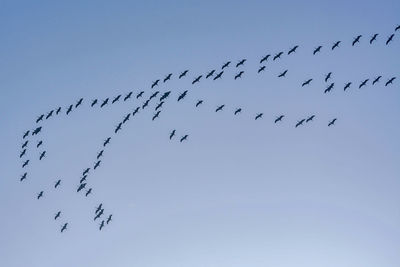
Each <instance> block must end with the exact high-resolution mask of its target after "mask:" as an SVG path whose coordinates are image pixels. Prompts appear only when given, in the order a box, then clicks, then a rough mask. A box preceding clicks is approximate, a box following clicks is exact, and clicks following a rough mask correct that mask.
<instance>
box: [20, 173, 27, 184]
mask: <svg viewBox="0 0 400 267" xmlns="http://www.w3.org/2000/svg"><path fill="white" fill-rule="evenodd" d="M27 174H28V173H26V172H25V173H24V174H23V175H22V176H21V178H20V179H19V181H20V182H22V181H23V180H25V179H26V175H27Z"/></svg>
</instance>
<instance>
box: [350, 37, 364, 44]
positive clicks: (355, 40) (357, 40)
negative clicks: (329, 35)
mask: <svg viewBox="0 0 400 267" xmlns="http://www.w3.org/2000/svg"><path fill="white" fill-rule="evenodd" d="M361 37H362V35H358V36H357V37H356V38H354V40H353V42H352V43H351V46H354V45H355V44H356V43H358V42H360V38H361Z"/></svg>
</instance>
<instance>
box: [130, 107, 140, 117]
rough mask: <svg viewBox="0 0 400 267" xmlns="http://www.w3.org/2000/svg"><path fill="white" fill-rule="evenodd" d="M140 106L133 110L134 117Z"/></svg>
mask: <svg viewBox="0 0 400 267" xmlns="http://www.w3.org/2000/svg"><path fill="white" fill-rule="evenodd" d="M139 109H140V107H137V108H136V109H135V110H134V111H133V112H132V117H133V116H135V115H136V113H138V112H139Z"/></svg>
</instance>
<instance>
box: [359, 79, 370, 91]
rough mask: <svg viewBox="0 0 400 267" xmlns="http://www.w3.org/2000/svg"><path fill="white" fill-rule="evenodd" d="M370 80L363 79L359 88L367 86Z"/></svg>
mask: <svg viewBox="0 0 400 267" xmlns="http://www.w3.org/2000/svg"><path fill="white" fill-rule="evenodd" d="M368 81H369V79H365V80H364V81H362V82H361V84H360V85H359V86H358V89H360V88H361V87H363V86H365V85H366V84H367V82H368Z"/></svg>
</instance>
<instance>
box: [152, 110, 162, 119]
mask: <svg viewBox="0 0 400 267" xmlns="http://www.w3.org/2000/svg"><path fill="white" fill-rule="evenodd" d="M160 112H161V110H159V111H157V113H156V114H154V115H153V118H152V119H151V120H152V121H154V120H155V119H156V118H158V116H159V115H160Z"/></svg>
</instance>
